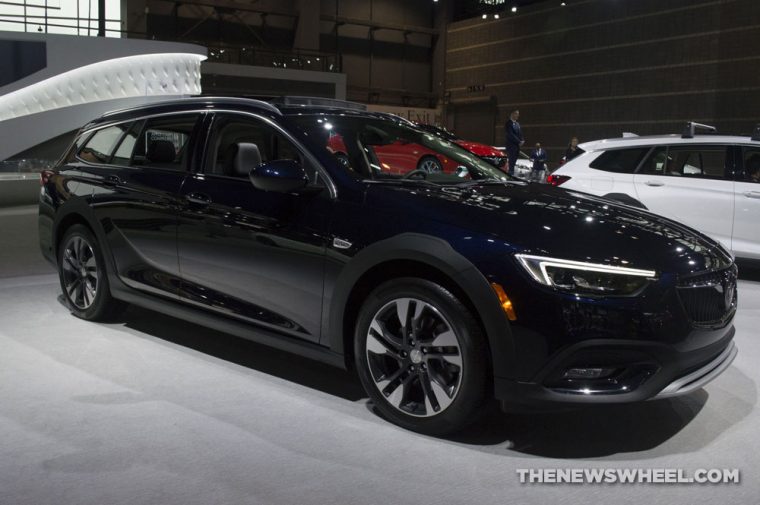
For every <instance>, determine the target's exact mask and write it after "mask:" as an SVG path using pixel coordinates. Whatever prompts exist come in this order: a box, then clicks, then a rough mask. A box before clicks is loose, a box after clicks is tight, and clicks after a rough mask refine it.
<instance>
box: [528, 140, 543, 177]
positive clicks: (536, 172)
mask: <svg viewBox="0 0 760 505" xmlns="http://www.w3.org/2000/svg"><path fill="white" fill-rule="evenodd" d="M530 159H531V161H533V170H532V173H531V180H533V181H536V182H541V181H543V179H544V170H545V167H546V151H545V150H544V148H543V147H541V144H540V143H536V147H535V149H533V152H531V153H530Z"/></svg>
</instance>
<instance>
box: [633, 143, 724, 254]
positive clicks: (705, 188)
mask: <svg viewBox="0 0 760 505" xmlns="http://www.w3.org/2000/svg"><path fill="white" fill-rule="evenodd" d="M729 149H730V148H729V147H727V146H725V145H701V144H693V145H679V146H659V147H655V148H654V149H653V150H652V152H651V153H649V156H648V157H647V159H646V160H644V163H643V164H642V166H641V167H640V168H639V171H638V172H637V173H636V174H635V175H634V177H633V183H634V186H635V188H636V196H637V198H638V200H639V201H640V202H641V203H643V204H644V205H645V206H646V207H647V208H648V209H649V210H650V211H652V212H654V213H655V214H660V215H663V216H665V217H669V218H671V219H674V220H676V221H680V222H682V223H684V224H686V225H689V226H691V227H692V228H695V229H697V230H699V231H701V232H702V233H705V234H706V235H708V236H710V237H712V238H714V239H716V240H718V241H720V242H721V243H722V244H723V245H724V246H725V247H726V248H728V249H730V248H731V227H732V223H733V220H734V181H733V164H732V159H733V158H732V156H728V154H730V150H729Z"/></svg>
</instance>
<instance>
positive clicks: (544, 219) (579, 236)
mask: <svg viewBox="0 0 760 505" xmlns="http://www.w3.org/2000/svg"><path fill="white" fill-rule="evenodd" d="M398 198H400V199H401V200H407V203H409V204H412V207H413V209H409V210H408V211H409V212H414V213H415V216H419V217H424V218H426V219H429V220H435V221H439V222H445V223H447V224H449V225H452V226H455V227H457V228H459V229H461V230H465V231H467V230H472V231H473V232H480V233H486V234H488V235H489V236H494V237H498V238H499V239H500V242H503V243H504V244H505V245H506V246H507V247H508V248H509V250H510V251H511V252H513V253H517V252H521V253H526V254H535V255H541V256H551V257H556V258H563V259H569V260H576V261H585V262H590V263H602V264H609V265H617V266H625V267H630V268H641V269H654V270H656V271H658V272H671V273H676V274H679V275H685V274H690V273H695V272H702V271H705V270H713V269H718V268H725V267H727V266H728V265H730V264H731V262H732V259H731V257H730V256H729V254H728V253H727V252H726V251H725V249H724V248H722V247H721V246H720V245H718V244H717V242H715V241H714V240H712V239H710V238H708V237H706V236H705V235H702V234H701V233H699V232H697V231H696V230H693V229H691V228H689V227H687V226H685V225H683V224H680V223H677V222H675V221H672V220H669V219H666V218H664V217H661V216H657V215H655V214H652V213H649V212H645V211H642V210H639V209H636V208H633V207H628V206H625V205H622V204H618V203H614V202H612V201H609V200H605V199H602V198H598V197H594V196H591V195H588V194H585V193H580V192H574V191H568V190H564V189H561V188H556V187H553V186H547V185H543V184H528V183H521V182H512V183H502V184H490V183H489V184H478V185H470V186H437V185H433V184H425V185H422V184H396V185H390V184H389V185H378V186H377V187H376V188H374V191H370V194H368V203H370V204H373V202H374V203H376V204H377V205H380V206H382V205H383V204H385V205H393V206H394V207H397V208H398V206H400V207H401V208H402V209H403V208H404V204H403V203H402V202H399V201H396V202H395V203H394V202H393V200H396V199H398ZM381 200H382V201H381Z"/></svg>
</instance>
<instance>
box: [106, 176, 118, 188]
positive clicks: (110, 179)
mask: <svg viewBox="0 0 760 505" xmlns="http://www.w3.org/2000/svg"><path fill="white" fill-rule="evenodd" d="M103 184H105V185H106V186H117V185H119V184H121V178H120V177H119V176H118V175H107V176H106V178H105V179H103Z"/></svg>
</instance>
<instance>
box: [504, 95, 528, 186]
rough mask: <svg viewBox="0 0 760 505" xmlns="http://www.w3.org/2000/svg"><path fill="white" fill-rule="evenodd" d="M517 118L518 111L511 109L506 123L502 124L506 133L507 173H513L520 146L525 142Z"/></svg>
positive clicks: (518, 115)
mask: <svg viewBox="0 0 760 505" xmlns="http://www.w3.org/2000/svg"><path fill="white" fill-rule="evenodd" d="M518 119H520V111H519V110H518V109H512V111H511V112H510V113H509V119H507V124H506V125H504V132H505V134H506V142H505V146H506V150H507V156H508V157H509V175H515V164H516V163H517V158H518V156H520V147H521V146H522V145H523V144H524V143H525V139H523V134H522V129H520V123H518V122H517V120H518Z"/></svg>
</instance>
